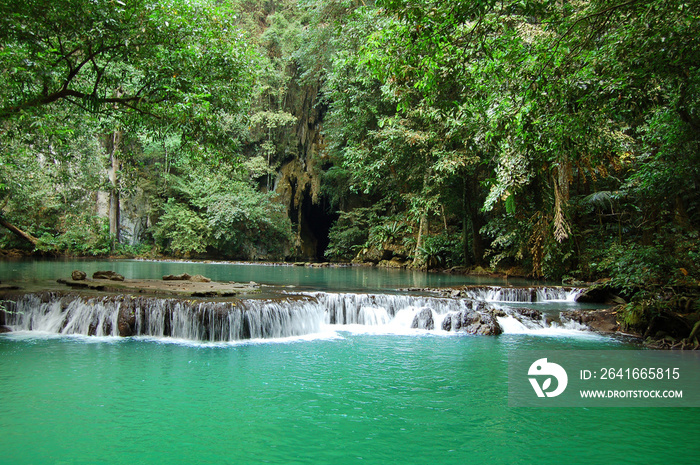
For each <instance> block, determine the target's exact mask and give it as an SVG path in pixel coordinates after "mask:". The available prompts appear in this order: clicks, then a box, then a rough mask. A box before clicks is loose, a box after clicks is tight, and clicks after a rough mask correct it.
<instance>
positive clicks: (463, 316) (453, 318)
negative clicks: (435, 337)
mask: <svg viewBox="0 0 700 465" xmlns="http://www.w3.org/2000/svg"><path fill="white" fill-rule="evenodd" d="M442 329H443V330H444V331H463V332H465V333H468V334H480V335H484V336H497V335H499V334H501V333H502V332H503V328H501V325H499V324H498V321H497V320H496V316H495V314H494V312H493V311H489V310H482V309H479V308H477V309H473V310H472V309H466V310H462V311H459V312H455V313H451V314H449V315H446V316H445V318H444V319H443V320H442Z"/></svg>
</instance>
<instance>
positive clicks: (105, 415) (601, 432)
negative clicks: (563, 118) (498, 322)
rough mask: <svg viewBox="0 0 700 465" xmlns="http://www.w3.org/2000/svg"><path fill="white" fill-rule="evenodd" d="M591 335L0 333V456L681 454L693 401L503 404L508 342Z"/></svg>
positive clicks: (691, 455)
mask: <svg viewBox="0 0 700 465" xmlns="http://www.w3.org/2000/svg"><path fill="white" fill-rule="evenodd" d="M572 348H578V349H586V348H595V349H600V348H620V344H619V343H617V342H614V341H612V340H606V339H576V338H545V337H529V336H522V335H520V336H515V335H513V336H508V335H503V336H499V337H469V336H462V337H460V336H444V337H440V336H434V335H416V336H398V335H376V334H375V335H367V334H351V333H345V332H341V333H336V336H335V337H332V338H329V339H318V340H303V341H296V342H284V343H280V342H277V343H274V342H273V343H265V344H241V345H226V346H206V345H181V344H168V343H163V342H158V341H149V340H132V339H101V340H97V339H94V338H92V339H90V338H65V337H64V338H57V337H56V338H47V337H41V336H39V337H28V336H26V335H23V336H17V335H14V336H2V337H0V396H1V397H0V398H1V399H2V410H1V411H0V463H2V464H30V463H33V464H100V463H104V464H136V463H147V464H175V463H187V464H189V463H204V464H253V463H273V464H322V463H334V464H346V463H347V464H356V463H362V464H386V463H397V464H398V463H401V464H407V463H411V464H467V463H475V464H479V463H489V464H494V463H504V464H505V463H509V464H518V463H522V464H534V463H537V464H548V463H551V464H560V463H562V462H565V463H587V464H595V463H601V464H603V463H605V464H610V463H665V462H668V461H672V462H674V463H682V462H685V461H692V462H691V463H694V462H695V461H696V459H697V456H698V453H700V441H697V438H696V437H697V433H698V431H700V415H698V411H697V409H682V408H670V409H631V408H630V409H625V408H617V409H600V408H598V409H588V410H586V409H580V408H568V409H526V408H509V407H508V403H507V383H508V380H507V359H508V354H509V353H510V352H512V351H515V350H527V349H572Z"/></svg>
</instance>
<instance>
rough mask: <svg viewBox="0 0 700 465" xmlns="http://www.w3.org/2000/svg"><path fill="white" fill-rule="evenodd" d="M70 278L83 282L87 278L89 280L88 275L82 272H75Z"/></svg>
mask: <svg viewBox="0 0 700 465" xmlns="http://www.w3.org/2000/svg"><path fill="white" fill-rule="evenodd" d="M70 277H71V279H72V280H73V281H83V280H85V278H87V273H85V272H84V271H80V270H74V271H73V273H71V275H70Z"/></svg>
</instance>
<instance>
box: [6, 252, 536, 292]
mask: <svg viewBox="0 0 700 465" xmlns="http://www.w3.org/2000/svg"><path fill="white" fill-rule="evenodd" d="M76 269H79V270H83V271H85V272H87V273H88V274H90V275H92V273H94V272H95V271H99V270H112V271H116V272H117V273H120V274H122V275H124V277H126V278H130V279H160V278H161V277H162V276H164V275H168V274H180V273H189V274H190V275H195V274H201V275H204V276H207V277H209V278H211V279H213V280H215V281H224V282H226V281H236V282H244V283H245V282H250V281H255V282H257V283H263V284H270V285H276V286H294V287H296V288H300V289H314V290H332V291H364V292H368V291H373V290H391V289H395V288H400V287H439V286H451V285H463V284H498V285H504V284H513V285H518V284H526V281H523V280H517V279H510V280H504V279H493V278H489V277H466V276H461V275H450V274H446V273H424V272H419V271H406V270H392V269H387V268H371V267H357V266H356V267H330V268H312V267H305V266H289V265H284V266H280V265H277V266H272V265H262V264H229V263H221V262H219V263H202V262H165V261H162V262H161V261H157V262H154V261H138V260H89V261H88V260H60V261H59V260H56V261H46V260H21V261H0V281H2V282H7V281H19V282H27V281H46V280H51V281H55V280H56V279H57V278H61V277H64V278H66V277H70V274H71V272H72V271H73V270H76Z"/></svg>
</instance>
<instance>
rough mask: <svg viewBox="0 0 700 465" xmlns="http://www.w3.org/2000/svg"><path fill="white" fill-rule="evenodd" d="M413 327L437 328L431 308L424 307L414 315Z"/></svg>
mask: <svg viewBox="0 0 700 465" xmlns="http://www.w3.org/2000/svg"><path fill="white" fill-rule="evenodd" d="M411 328H417V329H435V320H433V312H432V311H431V310H430V309H429V308H424V309H422V310H421V311H420V312H418V313H417V314H416V316H415V317H413V322H412V323H411Z"/></svg>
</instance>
